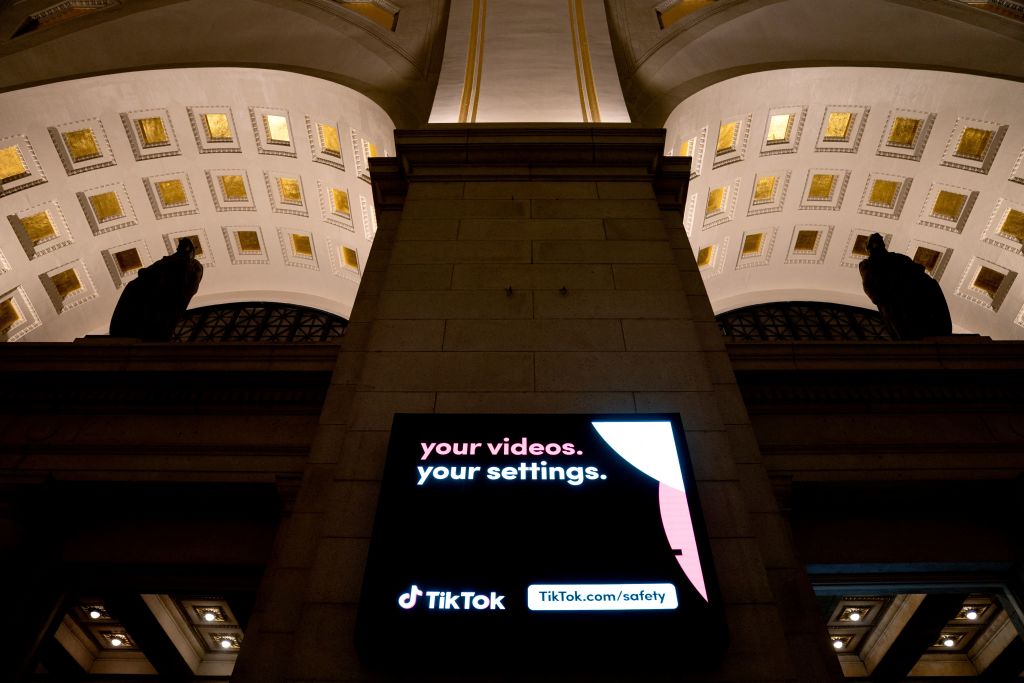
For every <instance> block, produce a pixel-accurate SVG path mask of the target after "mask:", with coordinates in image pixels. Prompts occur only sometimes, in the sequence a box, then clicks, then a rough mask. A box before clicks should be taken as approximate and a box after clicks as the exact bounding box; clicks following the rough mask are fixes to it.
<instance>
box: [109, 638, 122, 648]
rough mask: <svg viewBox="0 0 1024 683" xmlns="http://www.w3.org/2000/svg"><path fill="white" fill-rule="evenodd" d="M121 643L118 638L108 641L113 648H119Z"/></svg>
mask: <svg viewBox="0 0 1024 683" xmlns="http://www.w3.org/2000/svg"><path fill="white" fill-rule="evenodd" d="M121 642H122V641H121V639H120V638H111V639H110V644H111V645H113V646H114V647H121Z"/></svg>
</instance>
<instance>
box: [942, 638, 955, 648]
mask: <svg viewBox="0 0 1024 683" xmlns="http://www.w3.org/2000/svg"><path fill="white" fill-rule="evenodd" d="M942 644H943V645H945V646H946V647H953V646H954V645H956V641H955V640H953V639H952V638H946V639H945V640H944V641H942Z"/></svg>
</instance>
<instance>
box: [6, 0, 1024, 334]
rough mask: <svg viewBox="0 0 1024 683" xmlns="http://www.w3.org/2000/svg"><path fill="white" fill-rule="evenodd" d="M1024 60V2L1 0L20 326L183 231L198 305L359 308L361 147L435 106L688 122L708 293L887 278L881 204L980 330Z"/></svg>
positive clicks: (911, 250) (999, 257) (857, 301)
mask: <svg viewBox="0 0 1024 683" xmlns="http://www.w3.org/2000/svg"><path fill="white" fill-rule="evenodd" d="M975 4H977V3H975ZM1022 65H1024V23H1022V22H1020V21H1016V20H1014V19H1012V18H1007V17H1004V16H998V15H997V14H995V13H993V12H986V11H982V10H980V9H977V8H975V7H972V6H969V5H968V4H967V3H964V2H959V1H957V0H860V1H859V2H855V3H854V2H848V0H768V1H764V0H661V1H655V0H605V2H604V3H603V4H602V3H600V2H597V1H596V0H569V1H568V2H565V3H550V2H530V3H523V2H517V1H515V0H450V1H449V0H396V1H394V2H392V1H391V0H218V1H217V2H215V3H214V2H209V1H208V0H8V1H7V2H0V90H3V91H5V92H4V93H3V94H0V138H2V142H0V173H3V174H5V175H4V181H3V189H2V198H0V205H2V207H0V208H2V215H0V218H3V222H4V223H5V225H4V226H3V227H4V231H0V254H2V259H3V260H2V261H0V295H3V296H0V299H2V301H0V325H2V326H5V327H6V328H7V329H8V332H9V334H8V335H7V338H8V339H10V338H15V337H16V336H17V338H23V339H69V338H73V337H75V336H80V335H81V334H85V333H89V332H102V331H103V329H104V327H105V324H106V321H107V320H108V319H109V317H108V316H109V311H110V310H111V309H112V307H113V304H114V301H115V300H116V294H117V292H118V291H119V290H120V288H121V287H123V285H124V283H125V282H127V280H128V279H130V277H131V275H130V274H131V273H132V272H134V271H135V270H137V268H138V267H139V266H140V265H146V264H147V263H149V262H151V261H153V260H155V259H157V258H159V257H160V256H161V255H163V254H164V253H166V252H167V250H168V249H169V248H170V246H169V245H173V243H174V242H175V241H176V240H177V239H179V238H181V237H197V238H198V239H199V240H200V243H201V244H200V246H204V244H203V241H204V240H205V244H206V245H208V246H209V252H206V251H205V249H204V258H205V259H207V274H206V279H205V280H204V285H203V288H202V290H201V293H200V296H199V297H198V298H197V300H196V301H195V303H194V305H206V304H215V303H225V302H232V301H241V300H244V299H248V300H268V301H279V302H283V303H293V304H299V305H307V306H314V307H317V308H321V309H323V310H326V311H329V312H331V313H334V314H337V315H346V314H347V312H348V310H349V308H350V306H351V301H352V297H353V296H354V290H352V291H349V290H348V289H346V288H348V287H349V286H350V284H354V279H355V277H354V274H355V273H356V272H357V270H358V268H359V265H358V264H360V263H362V262H365V256H366V252H367V250H368V248H369V239H370V238H372V230H373V228H372V220H373V209H372V198H371V196H370V192H369V185H368V184H367V182H366V178H365V167H364V168H363V169H362V170H360V166H359V164H360V156H362V157H364V159H363V161H364V162H365V156H366V155H367V154H370V153H371V148H370V147H369V146H366V145H372V146H373V147H374V151H373V153H387V152H388V150H389V149H390V147H391V144H392V143H391V142H390V140H391V130H392V127H393V126H396V125H397V126H399V127H406V128H407V127H417V126H421V125H424V124H425V123H426V122H427V121H428V120H433V119H432V118H431V117H432V116H434V114H436V115H437V117H439V118H437V120H446V121H447V120H461V121H466V122H467V123H471V122H472V121H474V120H479V121H483V120H488V121H503V120H505V121H513V120H515V121H521V120H525V118H529V117H536V118H538V119H540V120H541V121H570V120H578V121H581V122H595V121H598V120H600V121H609V120H618V121H621V120H632V121H633V122H635V123H638V124H640V125H645V126H666V127H667V128H668V140H667V149H666V151H667V152H668V153H671V154H681V153H683V152H684V151H685V152H687V153H689V154H691V155H693V156H694V169H695V175H694V178H693V182H692V185H691V190H690V195H689V196H688V205H687V212H688V214H687V218H686V222H687V224H686V228H687V231H688V232H689V233H690V235H691V241H692V242H693V246H694V250H695V254H696V255H697V256H698V259H699V260H700V261H701V263H702V271H703V272H704V274H705V277H706V282H707V285H708V289H709V293H710V295H711V298H712V303H713V305H714V306H715V308H716V310H719V311H722V310H727V309H729V308H734V307H737V306H742V305H746V304H752V303H760V302H763V301H767V300H771V299H812V298H818V299H826V300H831V301H836V302H839V303H848V304H854V305H861V306H863V305H867V301H866V299H865V298H864V296H863V294H862V293H861V292H860V285H859V281H858V278H857V270H856V267H855V266H856V263H857V261H858V260H859V258H861V257H862V256H863V254H862V253H860V252H861V251H862V250H863V249H862V247H863V245H862V244H861V242H862V241H863V237H864V235H865V234H869V233H870V232H874V231H878V232H881V233H883V234H885V235H887V236H888V237H889V240H890V241H889V244H890V247H891V248H892V249H894V250H896V251H903V252H905V253H908V254H909V255H911V256H912V257H918V258H919V259H923V260H925V261H928V263H929V264H930V265H929V268H930V269H931V270H932V272H933V274H934V275H935V276H936V277H938V278H939V280H940V283H941V284H942V286H943V288H944V291H945V292H946V295H947V299H949V300H950V302H951V308H952V309H953V316H954V322H955V324H956V325H957V329H958V330H959V331H969V332H979V333H983V334H990V335H992V336H994V337H998V338H1007V337H1019V336H1021V334H1022V332H1024V317H1022V316H1024V313H1022V310H1024V298H1022V297H1024V295H1022V294H1021V292H1022V291H1024V282H1021V281H1020V280H1019V278H1018V277H1017V275H1018V274H1019V273H1020V272H1021V269H1022V268H1024V263H1021V259H1022V257H1021V255H1020V254H1019V253H1018V251H1016V250H1015V247H1016V243H1015V241H1014V240H1015V239H1016V235H1017V234H1018V232H1020V231H1021V230H1022V229H1021V228H1019V226H1018V222H1019V215H1020V212H1021V205H1022V203H1024V196H1022V194H1021V191H1022V190H1024V185H1022V184H1021V183H1020V182H1019V177H1020V175H1021V173H1022V171H1021V169H1020V165H1021V162H1020V160H1019V158H1018V155H1019V154H1020V153H1021V151H1022V149H1024V138H1022V137H1021V134H1022V123H1021V119H1020V116H1019V114H1018V113H1017V112H1016V111H1015V110H1014V107H1013V104H1014V103H1016V102H1019V101H1020V100H1021V97H1020V95H1021V91H1020V86H1019V85H1018V84H1019V82H1020V81H1021V79H1024V66H1022ZM214 67H216V68H214ZM257 74H258V75H257ZM446 74H448V75H447V76H446ZM463 110H465V112H464V111H463ZM432 111H433V112H434V114H432ZM463 113H465V114H466V115H465V116H463ZM471 113H472V115H471ZM225 114H227V115H228V118H227V119H222V118H218V117H220V116H222V115H225ZM477 114H478V115H477ZM595 114H596V116H595ZM833 114H835V115H836V116H833ZM845 115H849V120H848V121H847V122H848V123H849V126H848V128H849V132H850V135H849V136H845V137H844V136H837V135H830V134H827V130H826V129H827V128H828V126H830V125H832V124H835V125H836V126H837V127H842V126H841V125H840V124H842V122H843V121H844V120H846V119H844V118H843V117H844V116H845ZM833 119H834V120H833ZM225 121H226V122H227V125H228V127H229V128H237V129H238V130H237V133H238V135H237V138H235V137H232V138H231V142H230V143H228V142H227V141H226V140H219V139H218V138H217V136H218V135H219V133H218V132H217V131H218V130H219V126H221V125H222V122H225ZM282 121H283V123H282ZM332 121H333V122H336V123H337V126H336V130H337V134H338V136H337V145H336V146H337V147H339V148H340V150H341V151H340V152H338V153H337V154H340V155H341V156H340V157H337V156H332V155H334V154H335V153H334V152H333V150H332V149H328V147H331V148H333V147H334V146H335V143H334V140H333V138H331V134H330V133H329V130H328V129H324V128H322V127H321V125H320V124H322V123H328V125H329V127H330V126H331V124H330V122H332ZM282 125H283V126H284V127H285V128H281V127H280V126H282ZM723 126H724V127H723ZM730 126H732V127H731V128H730ZM823 126H824V128H823ZM285 129H287V131H288V132H287V136H288V137H289V142H290V144H291V145H292V148H290V151H291V153H290V154H282V153H280V152H282V150H284V148H285V147H286V146H287V145H285V146H281V145H280V144H279V142H280V140H278V139H276V138H275V136H281V135H285V133H283V132H281V131H282V130H285ZM837 130H838V128H837ZM324 131H328V132H327V133H324ZM723 131H724V133H723ZM730 131H731V132H730ZM823 131H824V132H823ZM722 134H724V135H725V137H730V136H731V139H732V141H733V143H734V144H733V145H732V146H730V145H729V144H726V145H725V147H722V149H719V141H720V138H721V135H722ZM325 135H326V136H327V137H325ZM204 136H205V137H204ZM687 140H690V141H692V143H693V148H692V150H684V149H683V143H684V141H687ZM908 140H909V142H908ZM364 142H365V145H364ZM317 145H320V147H318V146H317ZM698 150H699V154H698V153H697V152H698ZM332 159H333V160H339V161H340V162H341V163H339V164H335V165H332V164H331V163H330V162H331V161H332ZM214 161H216V163H214ZM229 162H230V163H229ZM1015 179H1017V180H1015ZM360 188H361V190H360ZM335 190H339V191H344V192H347V197H342V195H341V194H337V195H336V193H335ZM346 198H347V200H348V206H347V209H346V205H345V199H346ZM335 206H336V207H337V211H336V210H335V209H334V208H333V207H335ZM246 212H249V213H246ZM346 212H347V213H346ZM360 223H362V224H363V226H362V227H361V226H360ZM366 225H369V226H370V228H369V231H370V232H369V233H367V232H365V230H366V228H365V226H366ZM808 225H809V226H812V227H811V228H806V227H800V226H808ZM815 226H816V227H815ZM360 229H362V230H363V233H362V234H360ZM339 235H340V237H339ZM342 238H345V239H342ZM346 240H347V241H346ZM353 240H354V241H353ZM360 240H363V243H360ZM812 241H813V244H812ZM307 242H308V245H307ZM798 242H799V244H798ZM257 244H258V245H259V248H257V247H256V245H257ZM344 248H348V249H350V250H352V251H354V252H355V256H354V257H353V255H352V254H351V253H348V252H345V251H344ZM309 251H312V252H313V253H314V254H315V257H316V259H317V268H316V269H310V268H303V267H301V266H302V264H303V263H306V261H303V260H301V259H298V260H297V257H294V256H295V254H298V253H300V252H301V253H303V254H305V253H308V252H309ZM289 254H291V255H289ZM346 254H347V255H348V260H347V261H346ZM741 256H742V258H741ZM303 258H308V256H304V257H303ZM228 264H230V266H229V265H228ZM321 275H323V276H326V279H324V280H323V282H322V283H321V284H318V285H313V284H311V283H312V282H313V280H315V279H316V278H318V277H320V276H321ZM332 278H333V279H332ZM300 280H305V282H306V284H302V285H299V284H298V282H299V281H300ZM339 281H344V283H345V284H343V285H342V286H341V288H340V289H338V288H336V287H335V286H334V284H330V283H338V282H339ZM11 320H15V322H16V323H17V324H20V325H22V327H21V328H19V329H20V332H18V333H15V332H14V331H13V330H14V329H15V326H14V325H13V324H8V323H10V321H11ZM30 321H31V322H30ZM57 321H59V324H58V325H57V326H55V327H50V324H51V323H54V322H57ZM44 323H45V324H44ZM44 328H45V329H46V330H47V331H46V332H44V331H43V329H44Z"/></svg>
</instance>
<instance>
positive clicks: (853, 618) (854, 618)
mask: <svg viewBox="0 0 1024 683" xmlns="http://www.w3.org/2000/svg"><path fill="white" fill-rule="evenodd" d="M850 621H860V612H850Z"/></svg>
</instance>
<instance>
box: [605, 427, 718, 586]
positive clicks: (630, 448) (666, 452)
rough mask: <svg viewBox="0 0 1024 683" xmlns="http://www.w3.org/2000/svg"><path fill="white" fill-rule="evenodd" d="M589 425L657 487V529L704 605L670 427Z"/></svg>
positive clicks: (697, 557)
mask: <svg viewBox="0 0 1024 683" xmlns="http://www.w3.org/2000/svg"><path fill="white" fill-rule="evenodd" d="M590 424H592V425H593V426H594V429H595V430H597V433H598V434H599V435H600V436H601V438H602V439H604V442H605V443H606V444H608V445H609V446H610V447H611V448H612V450H614V451H615V453H617V454H618V455H619V456H620V457H621V458H622V459H623V460H625V461H626V462H628V463H629V464H630V465H632V466H633V467H635V468H637V469H638V470H640V471H641V472H643V473H644V474H646V475H647V476H649V477H651V478H652V479H654V480H656V481H657V482H658V483H659V486H658V502H659V507H660V509H661V525H662V527H664V529H665V536H666V537H667V538H668V543H669V547H671V548H672V549H673V550H674V551H675V553H676V561H677V562H678V563H679V566H680V568H682V570H683V573H684V574H686V578H688V579H689V580H690V583H691V584H693V587H694V588H696V589H697V592H698V593H700V594H701V597H703V598H704V600H705V601H706V600H707V599H708V590H707V585H706V584H705V582H704V572H703V570H702V569H701V566H700V553H699V552H698V550H697V536H696V534H695V533H694V530H693V520H692V519H691V518H690V507H689V504H688V503H687V500H686V488H685V486H684V485H683V472H682V470H681V469H680V467H679V453H678V452H677V451H676V440H675V436H674V435H673V433H672V423H671V422H668V421H657V422H650V421H637V422H596V421H592V422H591V423H590Z"/></svg>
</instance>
